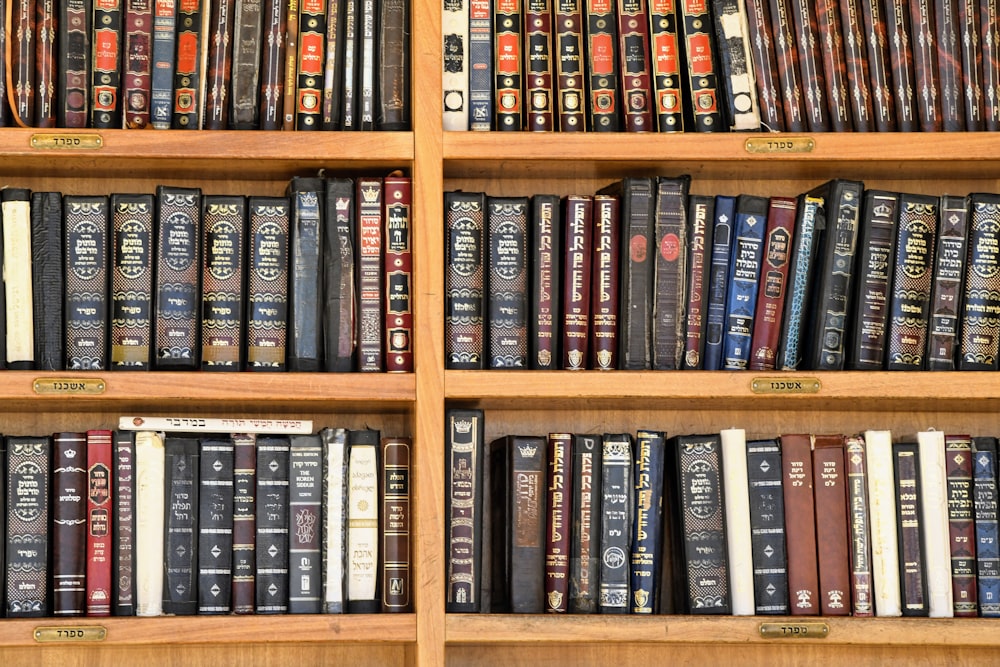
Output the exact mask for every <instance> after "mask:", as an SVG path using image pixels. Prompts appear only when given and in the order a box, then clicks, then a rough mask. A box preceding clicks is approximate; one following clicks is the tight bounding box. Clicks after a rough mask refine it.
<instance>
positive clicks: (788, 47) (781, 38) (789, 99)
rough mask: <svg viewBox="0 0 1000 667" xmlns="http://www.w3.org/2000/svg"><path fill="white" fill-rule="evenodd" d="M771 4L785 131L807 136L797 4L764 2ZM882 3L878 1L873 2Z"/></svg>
mask: <svg viewBox="0 0 1000 667" xmlns="http://www.w3.org/2000/svg"><path fill="white" fill-rule="evenodd" d="M765 1H768V2H769V8H770V14H771V31H772V37H773V40H774V45H775V52H774V53H775V61H776V64H777V68H778V81H779V84H780V86H779V90H780V91H781V103H782V107H783V110H784V112H785V130H787V131H788V132H805V131H806V130H807V129H808V123H807V121H806V110H805V100H804V97H805V94H806V90H805V85H804V84H803V82H802V79H801V74H800V73H799V52H798V49H797V48H796V44H798V40H797V39H796V38H795V30H794V24H793V23H792V8H791V4H792V2H794V1H795V0H760V2H765ZM872 1H873V2H878V0H872Z"/></svg>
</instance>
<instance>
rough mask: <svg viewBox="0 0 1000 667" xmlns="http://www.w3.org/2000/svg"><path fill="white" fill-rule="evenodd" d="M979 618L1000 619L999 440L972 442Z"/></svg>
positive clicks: (976, 439) (982, 438) (979, 438)
mask: <svg viewBox="0 0 1000 667" xmlns="http://www.w3.org/2000/svg"><path fill="white" fill-rule="evenodd" d="M972 446H973V448H974V453H973V459H972V460H973V464H972V465H973V468H972V493H973V508H974V511H975V526H976V581H977V583H978V586H979V615H980V616H991V617H997V616H1000V526H998V522H997V439H996V438H994V437H993V436H982V437H975V438H973V439H972Z"/></svg>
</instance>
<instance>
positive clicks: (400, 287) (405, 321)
mask: <svg viewBox="0 0 1000 667" xmlns="http://www.w3.org/2000/svg"><path fill="white" fill-rule="evenodd" d="M384 183H385V249H384V254H385V263H384V268H385V369H386V371H388V372H390V373H410V372H412V371H413V343H412V341H413V302H412V301H411V297H412V296H413V259H412V254H413V253H412V249H411V247H412V243H413V238H412V236H413V233H412V227H411V225H412V223H411V218H410V206H411V204H412V195H411V192H410V190H411V188H410V178H409V176H403V175H402V174H401V173H399V172H394V173H392V174H390V175H388V176H386V177H385V180H384Z"/></svg>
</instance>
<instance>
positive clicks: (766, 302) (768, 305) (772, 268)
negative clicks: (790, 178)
mask: <svg viewBox="0 0 1000 667" xmlns="http://www.w3.org/2000/svg"><path fill="white" fill-rule="evenodd" d="M797 205H798V204H797V202H796V201H795V199H793V198H791V197H771V198H770V199H769V200H768V209H767V230H766V231H765V232H764V251H763V254H762V255H761V275H760V284H759V285H758V288H757V290H758V291H757V311H756V313H755V314H754V327H753V335H752V336H751V338H750V362H749V367H750V370H753V371H770V370H774V368H775V365H776V363H777V358H778V345H779V343H780V337H781V320H782V317H783V316H784V312H785V298H786V295H787V293H788V265H789V263H790V258H791V252H792V243H793V240H794V237H793V234H794V232H795V214H796V208H797Z"/></svg>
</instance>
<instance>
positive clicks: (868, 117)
mask: <svg viewBox="0 0 1000 667" xmlns="http://www.w3.org/2000/svg"><path fill="white" fill-rule="evenodd" d="M833 4H834V6H836V5H838V4H839V6H840V30H841V39H842V42H843V45H844V63H845V64H846V66H847V98H848V104H849V105H850V107H851V117H852V118H853V119H854V130H855V131H856V132H871V131H872V130H874V129H875V127H874V119H873V118H872V113H873V112H872V99H871V81H870V79H869V75H868V49H867V48H866V44H865V42H866V40H867V38H868V33H866V32H865V29H864V25H862V19H861V0H842V1H841V2H839V3H836V2H835V3H833Z"/></svg>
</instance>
